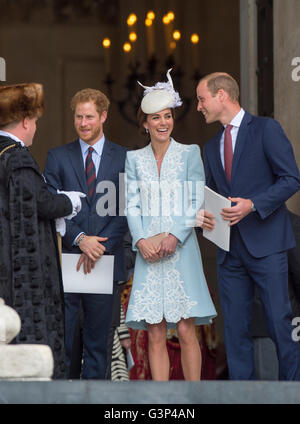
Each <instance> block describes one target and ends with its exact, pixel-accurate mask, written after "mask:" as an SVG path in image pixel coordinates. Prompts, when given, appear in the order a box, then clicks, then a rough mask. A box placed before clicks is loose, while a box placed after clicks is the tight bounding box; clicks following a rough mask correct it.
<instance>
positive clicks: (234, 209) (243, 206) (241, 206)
mask: <svg viewBox="0 0 300 424" xmlns="http://www.w3.org/2000/svg"><path fill="white" fill-rule="evenodd" d="M228 199H229V200H230V201H231V202H234V203H236V205H235V206H231V208H224V209H222V213H221V215H222V216H223V219H224V220H225V221H230V223H229V224H228V225H229V226H232V225H235V224H237V223H238V222H240V221H241V219H243V218H245V216H247V215H248V214H249V213H250V212H251V211H252V209H251V206H252V201H251V200H250V199H243V198H241V197H228Z"/></svg>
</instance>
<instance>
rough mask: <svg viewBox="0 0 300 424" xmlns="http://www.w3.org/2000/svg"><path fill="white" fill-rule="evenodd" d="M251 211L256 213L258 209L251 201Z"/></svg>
mask: <svg viewBox="0 0 300 424" xmlns="http://www.w3.org/2000/svg"><path fill="white" fill-rule="evenodd" d="M251 210H252V212H255V211H256V207H255V206H254V203H253V202H252V200H251Z"/></svg>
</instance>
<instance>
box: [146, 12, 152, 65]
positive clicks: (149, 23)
mask: <svg viewBox="0 0 300 424" xmlns="http://www.w3.org/2000/svg"><path fill="white" fill-rule="evenodd" d="M145 25H146V32H147V53H148V59H150V58H151V57H152V56H153V55H154V29H153V20H152V19H149V18H147V19H146V20H145Z"/></svg>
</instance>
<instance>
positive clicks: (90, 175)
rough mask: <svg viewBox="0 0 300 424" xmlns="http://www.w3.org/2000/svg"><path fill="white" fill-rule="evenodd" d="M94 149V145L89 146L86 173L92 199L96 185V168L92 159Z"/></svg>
mask: <svg viewBox="0 0 300 424" xmlns="http://www.w3.org/2000/svg"><path fill="white" fill-rule="evenodd" d="M93 151H94V149H93V148H92V147H89V152H88V155H87V157H86V160H85V175H86V181H87V185H88V193H89V197H90V199H91V198H92V197H93V194H94V192H95V186H96V170H95V165H94V162H93V159H92V154H93Z"/></svg>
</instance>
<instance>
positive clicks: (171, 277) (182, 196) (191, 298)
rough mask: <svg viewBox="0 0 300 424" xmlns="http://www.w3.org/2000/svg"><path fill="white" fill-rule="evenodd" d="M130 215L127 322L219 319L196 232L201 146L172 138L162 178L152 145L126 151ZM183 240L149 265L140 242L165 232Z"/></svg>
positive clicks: (143, 324) (200, 201)
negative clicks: (132, 252)
mask: <svg viewBox="0 0 300 424" xmlns="http://www.w3.org/2000/svg"><path fill="white" fill-rule="evenodd" d="M125 172H126V174H127V204H126V214H127V219H128V225H129V229H130V232H131V235H132V247H133V250H135V251H137V255H136V262H135V268H134V279H133V286H132V292H131V296H130V301H129V306H128V311H127V315H126V324H127V325H128V326H129V327H131V328H133V329H144V330H145V329H147V326H146V323H149V324H155V323H159V322H161V321H162V319H163V318H165V320H166V322H167V325H168V328H175V327H176V323H177V322H178V321H180V319H181V318H190V317H194V318H195V324H196V325H200V324H207V323H209V322H211V320H212V318H214V317H215V316H216V310H215V307H214V305H213V303H212V300H211V297H210V293H209V290H208V287H207V284H206V280H205V277H204V273H203V267H202V259H201V254H200V250H199V246H198V241H197V237H196V233H195V230H194V228H193V225H194V222H195V216H196V212H197V211H198V209H200V207H201V206H202V204H203V196H204V179H205V178H204V171H203V164H202V160H201V155H200V149H199V146H197V145H184V144H180V143H178V142H176V141H175V140H173V139H171V143H170V145H169V147H168V150H167V152H166V154H165V156H164V159H163V161H162V165H161V170H160V175H159V173H158V169H157V165H156V160H155V157H154V154H153V150H152V147H151V143H149V145H148V146H146V147H145V148H143V149H139V150H135V151H130V152H127V158H126V165H125ZM164 231H166V232H169V233H172V234H173V235H174V236H176V237H177V238H178V240H179V242H178V245H177V248H176V251H175V252H174V254H172V255H171V256H169V257H167V258H162V259H161V260H159V261H157V262H154V263H149V262H147V261H146V260H144V259H143V257H142V255H141V254H140V253H139V251H138V249H137V247H136V243H137V242H138V240H139V239H141V238H147V237H150V236H153V235H155V234H158V233H161V232H164Z"/></svg>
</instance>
